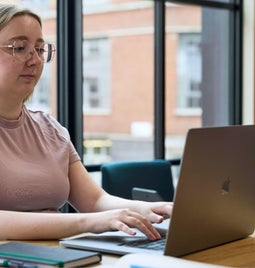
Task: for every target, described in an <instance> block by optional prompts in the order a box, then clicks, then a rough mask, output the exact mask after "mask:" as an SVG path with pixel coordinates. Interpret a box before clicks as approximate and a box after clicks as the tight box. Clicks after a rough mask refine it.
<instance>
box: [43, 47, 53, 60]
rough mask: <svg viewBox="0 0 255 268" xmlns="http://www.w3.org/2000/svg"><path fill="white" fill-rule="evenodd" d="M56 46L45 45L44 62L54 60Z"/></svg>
mask: <svg viewBox="0 0 255 268" xmlns="http://www.w3.org/2000/svg"><path fill="white" fill-rule="evenodd" d="M55 51H56V49H55V46H54V45H53V44H45V45H44V53H43V55H42V56H43V57H42V58H43V61H44V62H51V61H52V60H53V58H54V54H55Z"/></svg>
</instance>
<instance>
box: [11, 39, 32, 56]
mask: <svg viewBox="0 0 255 268" xmlns="http://www.w3.org/2000/svg"><path fill="white" fill-rule="evenodd" d="M28 54H29V47H28V44H27V42H26V41H23V40H17V41H15V42H14V43H13V56H15V57H17V58H19V59H20V60H22V61H25V60H26V58H27V55H28Z"/></svg>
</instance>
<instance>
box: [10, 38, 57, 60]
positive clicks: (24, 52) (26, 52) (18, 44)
mask: <svg viewBox="0 0 255 268" xmlns="http://www.w3.org/2000/svg"><path fill="white" fill-rule="evenodd" d="M35 51H36V53H37V55H38V57H39V58H40V59H41V60H42V61H43V62H51V61H52V60H53V58H54V54H55V51H56V49H55V46H54V45H53V44H43V45H42V46H39V47H35V48H34V52H35ZM32 55H33V49H32V48H31V47H30V46H29V45H28V42H27V41H26V40H17V41H15V42H14V43H13V56H15V57H16V58H18V59H20V60H21V61H26V60H28V59H30V58H31V57H32Z"/></svg>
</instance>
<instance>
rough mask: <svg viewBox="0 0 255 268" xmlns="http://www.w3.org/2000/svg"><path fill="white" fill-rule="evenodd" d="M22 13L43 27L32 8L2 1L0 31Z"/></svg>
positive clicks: (27, 98)
mask: <svg viewBox="0 0 255 268" xmlns="http://www.w3.org/2000/svg"><path fill="white" fill-rule="evenodd" d="M22 15H28V16H31V17H33V18H35V19H36V20H37V21H38V22H39V24H40V26H41V27H42V21H41V18H40V17H39V16H38V15H36V14H35V13H33V12H32V11H31V10H30V9H27V8H25V7H22V6H19V5H15V4H10V3H6V2H0V31H1V29H3V28H4V27H5V26H6V25H7V24H8V23H9V22H10V21H11V19H13V18H14V17H17V16H22ZM32 95H33V94H31V95H29V96H28V97H26V98H25V99H24V100H23V102H26V101H28V100H29V99H30V98H31V97H32Z"/></svg>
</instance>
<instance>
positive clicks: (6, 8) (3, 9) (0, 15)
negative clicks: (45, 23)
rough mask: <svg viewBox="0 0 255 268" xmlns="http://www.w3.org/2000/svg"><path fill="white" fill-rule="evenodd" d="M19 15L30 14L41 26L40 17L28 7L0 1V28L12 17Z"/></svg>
mask: <svg viewBox="0 0 255 268" xmlns="http://www.w3.org/2000/svg"><path fill="white" fill-rule="evenodd" d="M21 15H29V16H32V17H33V18H35V19H36V20H37V21H38V22H39V24H40V26H41V27H42V21H41V18H40V17H39V16H38V15H37V14H35V13H33V12H32V11H31V10H30V9H27V8H25V7H22V6H19V5H15V4H10V3H6V2H0V30H1V29H2V28H4V27H5V26H6V24H8V22H9V21H10V20H11V19H12V18H14V17H16V16H21Z"/></svg>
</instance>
